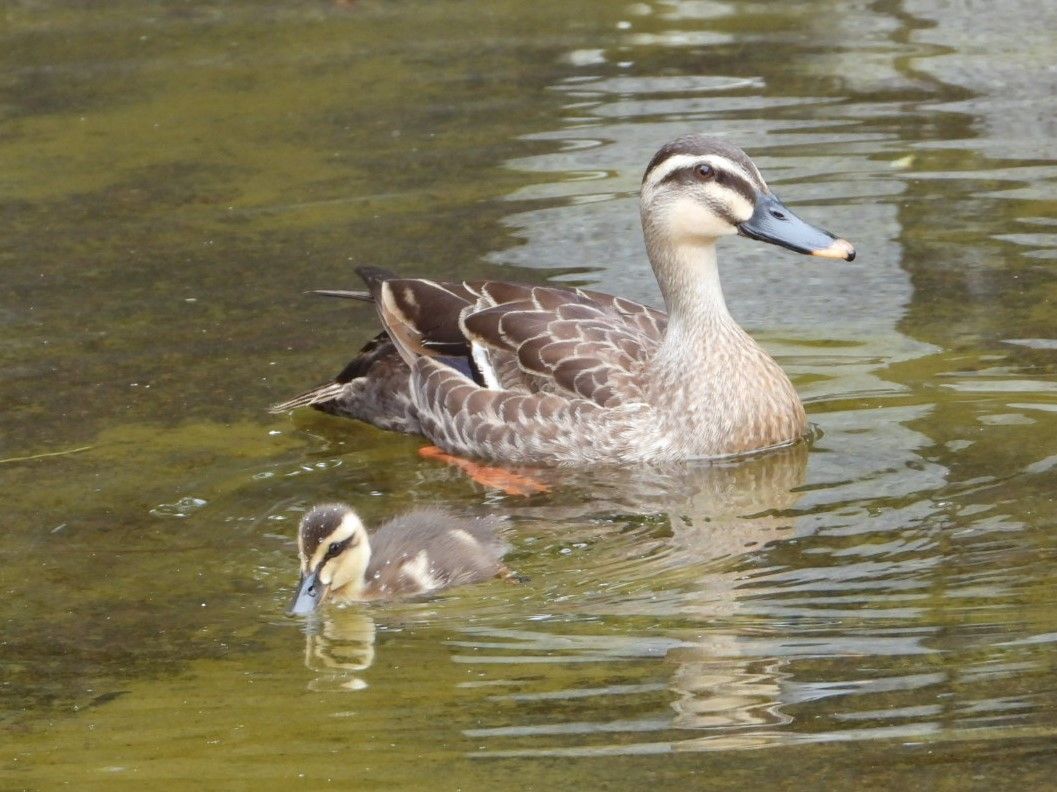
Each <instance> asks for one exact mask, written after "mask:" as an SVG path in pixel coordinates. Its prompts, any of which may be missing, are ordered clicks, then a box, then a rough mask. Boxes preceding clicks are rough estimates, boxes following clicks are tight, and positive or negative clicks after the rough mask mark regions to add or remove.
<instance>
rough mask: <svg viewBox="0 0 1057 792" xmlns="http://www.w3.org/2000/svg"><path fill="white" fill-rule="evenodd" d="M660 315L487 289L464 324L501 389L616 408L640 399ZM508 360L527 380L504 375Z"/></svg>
mask: <svg viewBox="0 0 1057 792" xmlns="http://www.w3.org/2000/svg"><path fill="white" fill-rule="evenodd" d="M496 300H503V302H500V303H498V304H496V302H495V301H496ZM658 316H660V317H663V314H658V313H657V312H655V311H652V309H649V308H646V307H645V306H642V305H638V304H637V303H632V302H630V301H627V300H618V299H617V298H614V297H609V296H608V295H598V297H597V298H596V296H595V295H594V294H588V293H585V292H581V291H574V290H567V289H554V288H546V287H538V286H537V287H527V286H519V285H517V284H506V283H502V284H499V283H492V282H489V283H486V284H484V285H483V286H482V288H481V298H480V299H479V300H477V302H476V303H475V305H474V307H473V308H472V309H466V310H464V312H463V315H462V319H461V324H462V330H463V334H464V335H465V337H466V338H467V339H468V340H469V341H470V342H472V343H474V344H477V345H480V346H482V347H486V348H487V349H488V351H489V360H490V362H491V363H492V365H493V368H497V379H498V380H499V382H500V383H501V384H502V385H503V386H504V387H515V386H517V385H519V384H520V389H521V390H526V391H529V392H564V393H565V394H567V395H571V396H578V397H581V398H584V399H588V400H590V401H592V402H594V403H596V404H599V405H601V406H613V405H614V404H617V403H620V401H641V400H642V399H643V394H642V393H641V386H640V385H639V382H638V377H637V374H638V373H639V371H640V370H641V368H642V366H643V365H644V363H645V362H646V360H648V359H649V357H650V356H651V355H652V354H653V352H654V351H655V350H656V348H657V345H658V343H659V341H660V337H661V334H662V326H661V323H660V322H659V321H658V319H657V317H658ZM511 356H513V358H512V357H511ZM511 359H513V360H516V362H517V364H518V366H519V367H520V370H521V371H522V372H523V373H524V374H527V375H530V376H529V377H527V378H524V377H522V378H520V380H521V381H520V383H519V382H518V381H517V380H518V378H515V377H511V376H510V375H509V373H508V372H507V371H506V369H507V368H508V367H509V362H510V361H511ZM500 367H502V368H503V376H499V374H500V372H499V370H498V369H499V368H500ZM586 372H589V374H586Z"/></svg>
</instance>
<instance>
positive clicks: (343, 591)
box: [290, 503, 371, 615]
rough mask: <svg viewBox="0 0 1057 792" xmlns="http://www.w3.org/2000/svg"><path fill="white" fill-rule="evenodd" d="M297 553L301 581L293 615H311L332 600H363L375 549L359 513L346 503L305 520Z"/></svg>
mask: <svg viewBox="0 0 1057 792" xmlns="http://www.w3.org/2000/svg"><path fill="white" fill-rule="evenodd" d="M297 551H298V555H299V556H300V558H301V580H300V582H299V583H298V585H297V594H295V595H294V601H293V604H292V605H291V607H290V613H291V614H292V615H303V614H307V613H311V612H312V611H314V610H316V608H318V607H319V606H320V605H322V604H323V602H324V601H325V600H326V599H328V598H332V599H333V598H340V599H342V600H355V599H359V597H360V594H361V593H362V592H363V587H364V576H365V575H366V573H367V564H368V563H369V562H370V560H371V547H370V542H369V540H368V538H367V530H366V529H365V528H364V527H363V523H362V522H361V521H360V518H359V516H357V514H356V512H354V511H353V510H352V509H350V508H349V507H348V506H346V505H345V504H343V503H328V504H324V505H322V506H316V507H314V508H313V509H312V510H311V511H309V512H307V513H306V514H305V516H304V517H302V518H301V525H300V527H299V528H298V533H297Z"/></svg>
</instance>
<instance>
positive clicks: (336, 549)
mask: <svg viewBox="0 0 1057 792" xmlns="http://www.w3.org/2000/svg"><path fill="white" fill-rule="evenodd" d="M340 552H341V542H331V543H330V547H328V548H327V555H330V556H336V555H337V554H338V553H340Z"/></svg>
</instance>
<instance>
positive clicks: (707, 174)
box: [694, 162, 716, 181]
mask: <svg viewBox="0 0 1057 792" xmlns="http://www.w3.org/2000/svg"><path fill="white" fill-rule="evenodd" d="M694 175H695V176H696V177H697V178H698V179H700V180H701V181H710V180H712V179H714V178H715V177H716V169H715V168H713V167H712V166H711V165H709V164H708V163H705V162H702V163H701V164H700V165H695V166H694Z"/></svg>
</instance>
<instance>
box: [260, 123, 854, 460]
mask: <svg viewBox="0 0 1057 792" xmlns="http://www.w3.org/2000/svg"><path fill="white" fill-rule="evenodd" d="M640 208H641V216H642V225H643V232H644V236H645V239H646V249H647V253H648V255H649V259H650V262H651V264H652V265H653V269H654V272H655V274H656V276H657V280H658V283H659V285H660V287H661V292H662V294H663V296H664V301H665V305H666V307H667V313H664V312H661V311H658V310H655V309H653V308H649V307H647V306H645V305H641V304H639V303H635V302H632V301H630V300H624V299H621V298H619V297H613V296H611V295H608V294H603V293H601V292H594V291H588V290H585V289H564V288H555V287H549V286H548V287H543V286H531V285H523V284H511V283H504V282H499V281H465V282H462V283H443V282H437V281H431V280H427V279H410V278H398V277H395V276H393V275H392V274H391V273H388V272H385V271H382V270H378V269H372V268H360V269H359V270H358V272H359V273H360V275H361V277H363V278H364V280H365V281H366V283H367V286H368V292H366V293H363V292H323V293H324V294H330V295H334V296H342V297H353V298H356V299H361V300H369V301H371V302H373V303H374V304H375V306H376V308H377V310H378V314H379V317H380V318H381V321H382V325H383V326H384V328H385V333H384V334H383V335H382V336H378V337H377V338H375V339H374V340H373V341H372V342H371V343H370V344H368V346H367V347H365V348H364V350H362V351H361V353H360V355H358V356H357V358H355V359H354V360H353V362H352V363H350V364H349V366H347V367H346V369H345V371H343V372H342V374H341V375H339V376H338V377H337V378H336V379H335V380H334V381H333V382H330V383H327V384H326V385H323V386H320V387H319V388H315V389H313V390H311V391H308V392H307V393H305V394H302V395H301V396H298V397H295V398H294V399H291V400H290V401H288V402H285V403H283V404H280V405H277V406H276V407H275V408H274V409H275V410H276V411H282V410H287V409H292V408H294V407H299V406H309V405H310V406H313V407H315V408H317V409H320V410H323V411H326V412H330V413H333V414H336V415H343V416H348V417H354V418H359V419H361V420H366V421H368V422H370V423H373V424H375V425H378V426H382V427H383V428H393V429H398V430H400V431H406V432H414V433H421V434H424V435H425V436H426V437H427V438H429V439H430V440H431V441H432V442H433V443H435V444H436V445H438V446H440V447H441V448H442V449H444V450H445V451H447V452H449V453H453V454H458V455H464V456H477V457H483V458H486V459H493V460H499V461H505V462H514V463H522V464H540V463H544V464H583V463H629V462H632V463H633V462H645V461H677V460H685V459H694V458H706V457H709V458H711V457H724V456H732V455H737V454H743V453H747V452H751V451H756V450H760V449H764V448H769V447H775V446H781V445H787V444H790V443H793V442H796V441H797V440H798V439H800V438H801V437H803V436H804V434H805V432H806V428H807V419H806V416H805V413H804V408H803V406H802V404H801V402H800V399H799V397H798V395H797V393H796V390H795V388H794V387H793V385H792V383H791V382H790V381H789V378H788V377H787V376H786V375H785V373H784V372H783V371H782V369H781V367H780V366H779V365H778V364H777V363H776V362H775V361H774V360H773V359H772V358H771V357H770V356H769V355H768V354H767V353H766V352H765V351H764V350H763V349H762V348H761V347H760V346H759V345H758V344H756V342H755V341H753V340H752V338H750V337H749V335H748V334H747V333H745V332H744V331H743V330H742V329H741V328H740V327H739V326H738V325H737V323H736V322H735V321H734V319H733V318H732V317H731V315H730V313H729V312H728V311H727V308H726V304H725V302H724V299H723V292H722V288H721V286H720V282H719V270H718V266H717V262H716V248H715V243H716V240H717V239H718V238H719V237H721V236H727V235H732V234H741V235H742V236H748V237H751V238H754V239H759V240H762V241H766V242H770V243H772V244H776V245H779V246H782V247H786V248H790V249H793V250H796V251H798V252H802V253H810V254H813V255H819V256H824V257H829V258H840V259H846V260H851V259H852V258H854V256H855V251H854V249H853V248H852V246H851V245H850V244H849V243H848V242H846V241H844V240H842V239H837V238H836V237H834V236H833V235H832V234H830V233H829V232H827V231H822V230H821V229H818V228H815V227H813V226H811V225H808V224H807V223H805V222H804V221H803V220H801V219H800V218H798V217H797V216H796V215H794V214H793V213H792V212H791V211H790V210H788V209H787V208H786V207H785V206H784V205H783V204H782V203H781V202H780V201H779V200H778V199H777V197H775V196H774V194H773V193H771V191H770V189H769V188H768V187H767V185H766V183H765V182H764V181H763V178H762V177H761V176H760V173H759V171H758V170H757V168H756V166H755V165H754V164H753V163H752V161H751V160H750V159H749V158H748V157H747V156H746V155H745V154H744V152H742V151H741V150H740V149H738V148H736V147H734V146H731V145H730V144H728V143H725V142H723V141H719V140H715V139H712V138H706V137H702V136H687V137H684V138H679V139H677V140H675V141H673V142H672V143H669V144H668V145H666V146H664V147H663V148H662V149H661V150H660V151H658V152H657V154H656V155H655V156H654V157H653V160H652V161H651V162H650V165H649V167H648V168H647V170H646V173H645V175H644V176H643V182H642V190H641V199H640ZM380 383H384V387H382V386H381V385H380ZM382 391H384V392H385V393H386V394H388V396H387V397H386V398H387V399H388V401H387V402H386V403H384V404H383V403H382V401H381V400H380V399H379V394H380V393H381V392H382ZM394 407H395V409H394Z"/></svg>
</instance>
